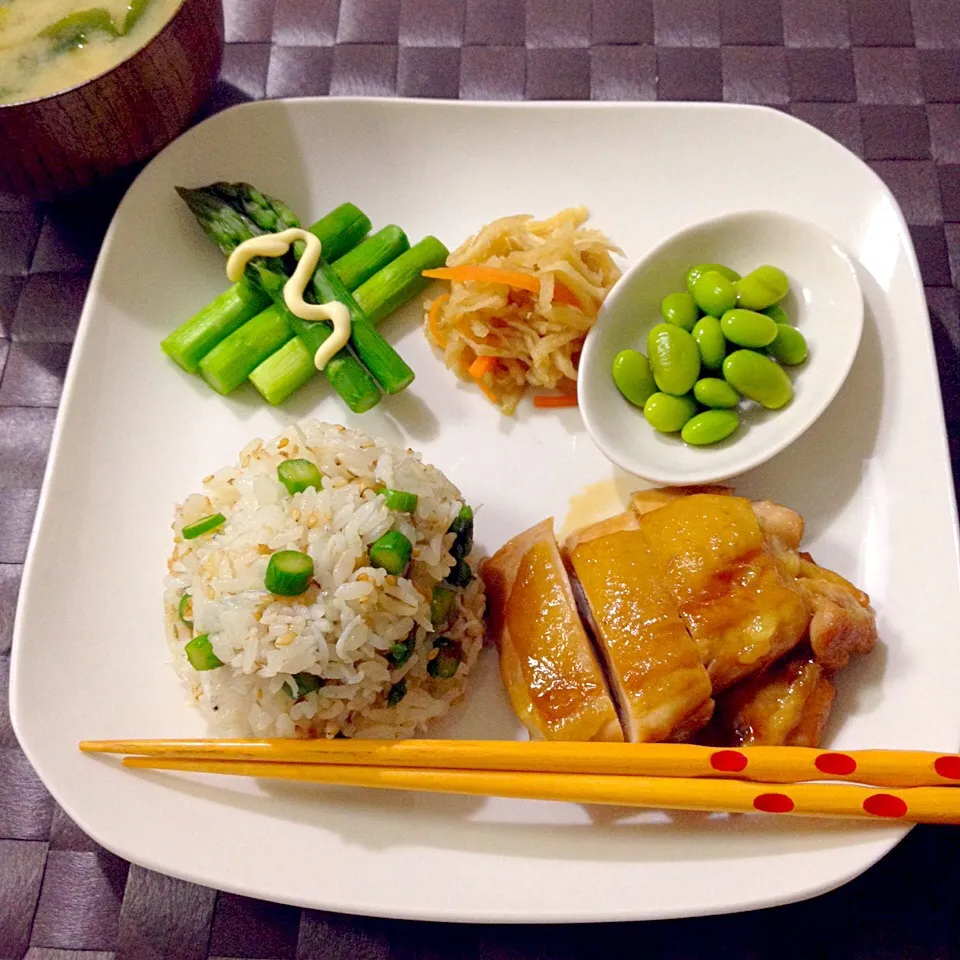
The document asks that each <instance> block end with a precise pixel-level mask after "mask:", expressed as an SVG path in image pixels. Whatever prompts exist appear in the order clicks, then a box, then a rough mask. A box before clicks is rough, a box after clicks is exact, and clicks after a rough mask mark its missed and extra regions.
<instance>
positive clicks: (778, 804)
mask: <svg viewBox="0 0 960 960" xmlns="http://www.w3.org/2000/svg"><path fill="white" fill-rule="evenodd" d="M753 805H754V807H755V808H756V809H757V810H759V811H760V812H761V813H789V812H790V811H791V810H792V809H793V801H792V800H791V799H790V798H789V797H788V796H787V795H786V794H785V793H761V794H760V796H759V797H757V798H756V799H755V800H754V801H753Z"/></svg>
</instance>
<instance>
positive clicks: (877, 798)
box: [863, 793, 907, 818]
mask: <svg viewBox="0 0 960 960" xmlns="http://www.w3.org/2000/svg"><path fill="white" fill-rule="evenodd" d="M863 809H864V810H866V811H867V813H870V814H873V816H875V817H894V818H895V817H904V816H906V814H907V804H906V802H905V801H903V800H901V799H900V798H899V797H894V796H893V795H892V794H889V793H875V794H873V795H872V796H869V797H867V799H866V800H864V801H863Z"/></svg>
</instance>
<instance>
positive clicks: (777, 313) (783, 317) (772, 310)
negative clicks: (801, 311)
mask: <svg viewBox="0 0 960 960" xmlns="http://www.w3.org/2000/svg"><path fill="white" fill-rule="evenodd" d="M760 312H761V313H765V314H766V315H767V316H768V317H769V318H770V319H771V320H772V321H773V322H774V323H786V324H789V323H790V316H789V314H788V313H787V311H786V310H784V309H783V307H781V306H780V304H779V303H775V304H774V305H773V306H772V307H767V309H766V310H761V311H760Z"/></svg>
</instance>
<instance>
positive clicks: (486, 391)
mask: <svg viewBox="0 0 960 960" xmlns="http://www.w3.org/2000/svg"><path fill="white" fill-rule="evenodd" d="M477 386H478V387H479V388H480V389H481V390H482V391H483V392H484V394H486V397H487V399H488V400H489V401H490V402H491V403H492V404H495V405H496V406H498V407H499V406H500V401H499V400H498V399H497V395H496V394H495V393H494V392H493V391H492V390H491V389H490V388H489V387H488V386H487V385H486V384H485V383H484V382H483V381H482V380H477Z"/></svg>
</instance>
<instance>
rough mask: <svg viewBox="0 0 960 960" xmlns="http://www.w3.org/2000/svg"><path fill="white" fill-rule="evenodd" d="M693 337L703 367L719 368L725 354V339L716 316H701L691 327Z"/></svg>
mask: <svg viewBox="0 0 960 960" xmlns="http://www.w3.org/2000/svg"><path fill="white" fill-rule="evenodd" d="M693 339H694V341H695V342H696V344H697V347H698V349H699V350H700V359H701V360H702V361H703V365H704V366H705V367H709V368H710V369H711V370H719V369H720V368H721V367H722V366H723V358H724V357H725V356H726V355H727V340H726V337H724V335H723V331H722V330H721V329H720V321H719V320H718V319H717V318H716V317H701V318H700V319H699V320H698V321H697V323H696V326H694V328H693Z"/></svg>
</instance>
